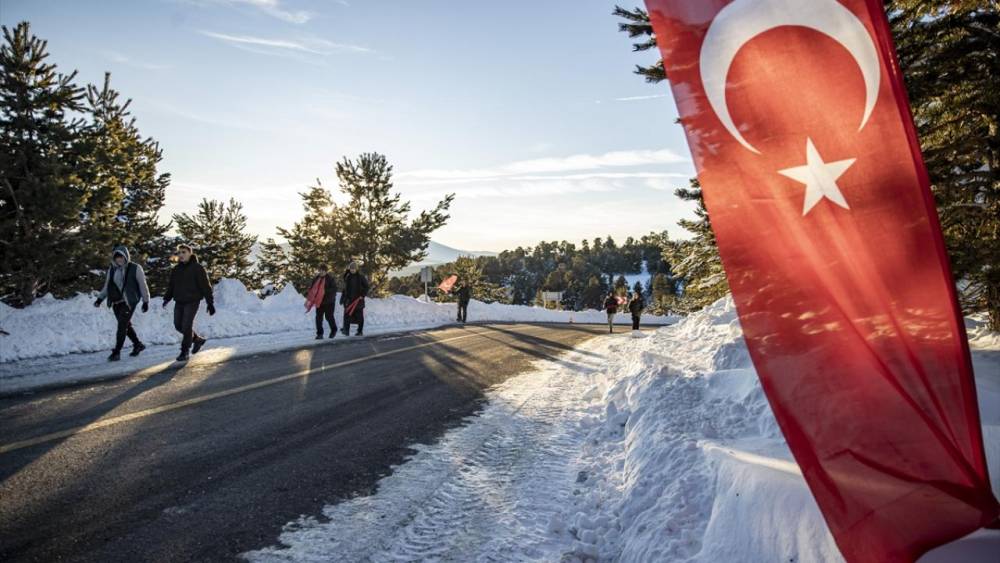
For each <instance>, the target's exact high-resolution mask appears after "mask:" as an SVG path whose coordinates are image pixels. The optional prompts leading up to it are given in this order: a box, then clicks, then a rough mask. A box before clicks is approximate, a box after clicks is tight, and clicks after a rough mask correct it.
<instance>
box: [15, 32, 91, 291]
mask: <svg viewBox="0 0 1000 563" xmlns="http://www.w3.org/2000/svg"><path fill="white" fill-rule="evenodd" d="M2 30H3V35H4V43H3V45H0V182H2V185H0V248H3V254H2V257H0V287H2V290H0V291H2V292H3V297H4V299H5V300H7V301H9V302H12V303H14V304H20V305H30V304H31V303H32V301H34V299H35V297H36V296H38V295H40V294H42V293H44V292H46V291H53V290H55V291H57V292H59V293H62V292H60V291H59V290H60V288H61V286H62V285H63V284H64V282H67V281H68V282H70V283H72V284H78V283H79V282H80V280H81V278H83V277H84V276H87V275H88V270H89V268H90V267H93V266H94V265H95V259H96V258H95V255H94V249H93V248H90V247H89V246H88V245H91V244H93V241H91V240H87V239H86V238H84V237H83V236H81V234H83V233H84V232H86V235H87V236H88V237H89V236H93V233H94V230H95V229H93V228H92V225H94V224H103V223H105V222H106V221H107V220H108V214H106V213H102V212H103V211H105V210H106V209H107V208H108V206H109V202H107V201H105V195H106V194H103V193H100V194H92V193H91V192H90V191H89V190H88V189H87V186H86V184H85V179H84V177H83V176H84V171H85V169H86V159H87V148H86V143H85V142H84V141H83V130H84V127H85V124H84V122H83V121H82V120H81V119H79V118H75V117H70V116H71V115H73V114H76V113H78V112H81V111H82V110H83V106H82V103H81V100H82V98H83V91H82V90H81V89H80V88H79V87H77V86H75V85H74V84H73V80H74V78H75V76H76V73H75V72H73V73H70V74H68V75H64V74H60V73H58V72H56V66H55V65H54V64H51V63H48V62H46V59H47V57H48V53H47V52H46V42H45V41H42V40H41V39H39V38H37V37H35V36H34V35H32V34H31V29H30V26H29V25H28V24H27V23H26V22H25V23H20V24H18V25H17V26H16V27H15V28H14V29H13V30H11V29H8V28H7V27H6V26H3V27H2ZM92 196H93V197H94V199H93V201H91V197H92ZM91 205H93V206H94V209H93V211H94V212H95V213H93V214H89V215H88V208H89V206H91ZM102 250H105V251H106V250H107V249H102Z"/></svg>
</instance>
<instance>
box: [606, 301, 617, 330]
mask: <svg viewBox="0 0 1000 563" xmlns="http://www.w3.org/2000/svg"><path fill="white" fill-rule="evenodd" d="M604 310H605V311H607V313H608V333H609V334H610V333H613V332H614V331H615V313H617V312H618V296H617V295H615V292H614V291H612V292H610V293H608V297H607V299H605V300H604Z"/></svg>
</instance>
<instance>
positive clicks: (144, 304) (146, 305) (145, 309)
mask: <svg viewBox="0 0 1000 563" xmlns="http://www.w3.org/2000/svg"><path fill="white" fill-rule="evenodd" d="M142 312H143V313H148V312H149V301H143V302H142Z"/></svg>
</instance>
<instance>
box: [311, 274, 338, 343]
mask: <svg viewBox="0 0 1000 563" xmlns="http://www.w3.org/2000/svg"><path fill="white" fill-rule="evenodd" d="M336 301H337V280H336V279H334V277H333V276H332V275H330V273H329V269H328V268H327V266H326V264H320V266H319V268H317V269H316V277H315V278H313V281H312V284H310V285H309V292H308V293H307V294H306V312H307V313H308V312H309V310H310V309H312V308H313V307H315V308H316V340H322V339H323V319H324V318H325V319H326V322H327V324H328V325H330V338H333V337H335V336H336V335H337V321H336V318H335V317H334V315H333V308H334V303H336Z"/></svg>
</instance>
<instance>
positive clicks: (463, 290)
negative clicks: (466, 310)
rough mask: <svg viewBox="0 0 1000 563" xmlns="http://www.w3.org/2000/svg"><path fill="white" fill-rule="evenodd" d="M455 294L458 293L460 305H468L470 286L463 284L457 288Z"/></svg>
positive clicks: (470, 292) (470, 296)
mask: <svg viewBox="0 0 1000 563" xmlns="http://www.w3.org/2000/svg"><path fill="white" fill-rule="evenodd" d="M457 294H458V302H459V303H461V304H462V305H468V304H469V300H471V299H472V288H471V287H469V286H467V285H463V286H462V287H460V288H458V292H457Z"/></svg>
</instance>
